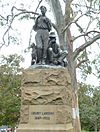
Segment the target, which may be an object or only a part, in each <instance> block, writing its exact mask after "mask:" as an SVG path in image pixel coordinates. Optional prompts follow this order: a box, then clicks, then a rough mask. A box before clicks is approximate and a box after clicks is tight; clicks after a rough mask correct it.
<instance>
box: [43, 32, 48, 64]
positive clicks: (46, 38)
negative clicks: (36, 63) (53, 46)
mask: <svg viewBox="0 0 100 132" xmlns="http://www.w3.org/2000/svg"><path fill="white" fill-rule="evenodd" d="M48 40H49V32H48V31H47V30H44V31H43V33H42V44H43V45H42V46H43V55H42V57H43V61H42V63H43V64H45V63H46V58H47V48H48Z"/></svg>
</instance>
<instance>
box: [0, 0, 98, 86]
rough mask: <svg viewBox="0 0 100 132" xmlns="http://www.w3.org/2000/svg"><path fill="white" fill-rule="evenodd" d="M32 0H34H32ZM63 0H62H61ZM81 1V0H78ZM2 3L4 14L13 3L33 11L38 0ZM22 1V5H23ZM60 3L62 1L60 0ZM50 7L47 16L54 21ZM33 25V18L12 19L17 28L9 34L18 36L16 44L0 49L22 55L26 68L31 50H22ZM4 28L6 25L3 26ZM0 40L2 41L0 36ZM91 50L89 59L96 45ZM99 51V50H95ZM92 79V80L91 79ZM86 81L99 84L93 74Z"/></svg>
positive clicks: (77, 42) (27, 42)
mask: <svg viewBox="0 0 100 132" xmlns="http://www.w3.org/2000/svg"><path fill="white" fill-rule="evenodd" d="M33 1H34V0H33ZM35 1H36V0H35ZM61 1H63V0H61ZM80 1H81V2H82V0H80ZM7 2H8V4H9V6H7V5H6V3H7ZM3 3H4V8H0V12H2V15H4V16H6V15H8V14H10V13H11V7H12V6H13V5H14V6H16V7H17V8H21V9H27V10H29V11H34V10H35V8H36V7H37V4H38V0H37V2H34V5H33V2H32V0H8V1H6V0H3ZM23 3H24V5H23ZM61 3H62V2H61ZM44 4H45V6H47V7H48V5H47V3H42V4H41V5H44ZM0 7H2V5H0ZM50 10H51V9H50V8H49V7H48V8H47V14H46V15H47V16H49V18H50V19H51V20H52V21H53V22H54V17H53V15H52V13H51V12H50ZM37 12H38V13H40V10H38V11H37ZM85 23H86V21H84V18H83V20H81V24H82V25H84V24H85ZM33 25H34V20H32V19H29V20H22V21H19V20H17V19H16V21H14V23H13V26H12V27H13V28H14V29H16V30H17V32H10V33H11V34H12V33H13V34H14V35H15V36H16V35H17V36H18V45H16V44H13V43H11V44H10V46H8V47H5V46H3V48H2V49H1V50H0V55H5V56H7V55H9V54H15V53H17V54H19V55H22V56H23V57H24V58H25V61H24V63H22V64H21V66H22V67H24V68H28V67H29V66H30V65H31V50H30V52H27V53H25V52H24V50H25V49H27V48H28V46H29V38H30V31H31V29H32V27H33ZM5 28H6V27H5ZM71 30H72V33H73V35H74V34H75V35H77V34H78V32H77V31H76V30H75V25H73V26H72V28H71ZM0 31H1V34H2V35H3V33H4V31H5V29H3V28H2V27H1V28H0ZM0 41H2V39H1V37H0ZM31 42H35V32H34V31H32V38H31ZM79 42H83V43H84V41H83V40H82V38H80V40H78V41H76V42H75V45H74V47H75V48H76V47H79V45H80V43H79ZM89 48H90V50H91V51H93V54H92V57H91V56H90V59H92V58H94V57H95V51H96V50H97V48H98V47H97V46H96V45H93V46H92V47H91V46H90V47H89ZM97 52H99V51H97ZM77 77H78V80H79V81H81V79H80V78H81V76H80V75H79V74H78V76H77ZM91 80H93V81H91ZM87 83H89V84H91V83H93V84H94V85H99V82H98V81H97V79H96V77H95V76H93V75H92V76H88V78H87Z"/></svg>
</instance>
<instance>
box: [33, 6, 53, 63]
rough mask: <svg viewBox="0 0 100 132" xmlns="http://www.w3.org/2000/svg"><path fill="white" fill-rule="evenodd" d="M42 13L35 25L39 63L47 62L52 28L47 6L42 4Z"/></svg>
mask: <svg viewBox="0 0 100 132" xmlns="http://www.w3.org/2000/svg"><path fill="white" fill-rule="evenodd" d="M40 10H41V15H39V16H38V17H37V19H36V21H35V25H34V26H33V30H34V31H36V32H37V33H36V36H35V40H36V46H37V62H36V63H37V64H46V58H47V48H48V40H49V32H50V30H51V21H50V20H49V19H48V18H47V17H46V15H45V14H46V11H47V9H46V7H45V6H41V7H40Z"/></svg>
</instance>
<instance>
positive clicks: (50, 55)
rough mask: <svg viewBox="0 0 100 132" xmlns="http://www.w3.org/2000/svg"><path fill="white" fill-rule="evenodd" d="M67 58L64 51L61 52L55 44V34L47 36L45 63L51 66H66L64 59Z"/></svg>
mask: <svg viewBox="0 0 100 132" xmlns="http://www.w3.org/2000/svg"><path fill="white" fill-rule="evenodd" d="M66 56H67V52H66V51H62V50H61V49H60V47H59V45H58V44H57V43H56V35H55V32H51V33H50V35H49V46H48V49H47V63H48V64H50V65H52V64H54V65H61V66H63V67H65V66H67V61H65V60H64V59H65V58H66Z"/></svg>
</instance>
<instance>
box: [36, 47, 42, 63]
mask: <svg viewBox="0 0 100 132" xmlns="http://www.w3.org/2000/svg"><path fill="white" fill-rule="evenodd" d="M36 63H37V64H42V48H37V62H36Z"/></svg>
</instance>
